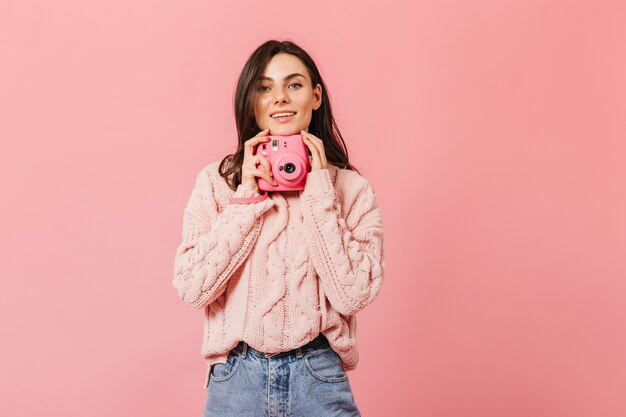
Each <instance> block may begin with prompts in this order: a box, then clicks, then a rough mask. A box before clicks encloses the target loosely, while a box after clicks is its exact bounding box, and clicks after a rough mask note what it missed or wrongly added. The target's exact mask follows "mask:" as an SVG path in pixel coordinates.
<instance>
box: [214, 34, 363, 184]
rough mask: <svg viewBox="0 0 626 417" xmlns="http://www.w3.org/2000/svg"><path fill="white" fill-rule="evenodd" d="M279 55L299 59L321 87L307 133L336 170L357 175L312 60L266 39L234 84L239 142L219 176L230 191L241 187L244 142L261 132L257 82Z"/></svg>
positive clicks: (287, 44)
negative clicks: (321, 145) (256, 113)
mask: <svg viewBox="0 0 626 417" xmlns="http://www.w3.org/2000/svg"><path fill="white" fill-rule="evenodd" d="M279 53H287V54H291V55H294V56H296V57H297V58H299V59H300V60H301V61H302V63H303V64H304V65H305V66H306V68H307V69H308V71H309V75H310V77H311V82H312V86H313V88H315V86H316V85H317V84H318V83H319V84H320V85H321V86H322V104H321V106H320V107H319V108H318V109H317V110H315V111H313V114H312V116H311V123H310V124H309V129H308V131H309V132H310V133H311V134H313V135H315V136H317V137H318V138H320V139H321V140H323V141H324V153H325V154H326V159H327V161H328V162H329V163H332V164H333V165H335V166H337V167H338V168H343V169H350V170H354V171H356V172H359V170H358V169H356V167H354V166H353V165H352V164H350V162H349V160H348V149H347V148H346V143H345V142H344V140H343V137H342V136H341V132H339V127H337V123H336V122H335V118H334V117H333V112H332V110H331V108H330V97H329V95H328V90H327V89H326V85H325V84H324V80H322V76H321V75H320V73H319V71H318V70H317V66H316V65H315V62H313V59H311V57H310V56H309V54H308V53H307V52H306V51H305V50H304V49H302V48H300V47H299V46H298V45H296V44H295V43H293V42H291V41H282V42H281V41H277V40H269V41H267V42H265V43H264V44H262V45H261V46H259V47H258V48H257V49H256V50H255V51H254V52H253V53H252V54H251V55H250V57H249V58H248V60H247V61H246V63H245V65H244V67H243V69H242V70H241V74H240V75H239V81H238V82H237V89H236V92H235V103H234V107H235V121H236V124H237V136H238V137H239V143H238V145H237V150H236V151H235V153H233V154H230V155H228V156H226V157H225V158H224V159H223V160H222V162H221V163H220V166H219V173H220V175H221V176H222V177H224V179H225V180H226V182H227V183H228V185H229V187H230V188H232V189H233V190H236V189H237V186H238V185H239V184H241V165H242V164H243V157H244V144H245V142H246V140H248V139H250V138H252V137H253V136H255V135H257V134H258V133H259V132H260V131H261V128H260V127H259V126H258V125H257V123H256V118H255V116H254V100H255V95H256V88H255V85H256V82H257V81H258V79H259V77H260V76H261V75H263V70H264V69H265V67H266V66H267V64H268V63H269V61H270V60H271V59H272V57H273V56H274V55H276V54H279ZM230 175H232V179H231V178H229V177H230Z"/></svg>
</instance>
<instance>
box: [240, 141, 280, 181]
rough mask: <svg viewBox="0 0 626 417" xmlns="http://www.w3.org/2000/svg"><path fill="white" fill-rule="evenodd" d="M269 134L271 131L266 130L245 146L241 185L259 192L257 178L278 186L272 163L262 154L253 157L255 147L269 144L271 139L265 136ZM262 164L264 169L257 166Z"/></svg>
mask: <svg viewBox="0 0 626 417" xmlns="http://www.w3.org/2000/svg"><path fill="white" fill-rule="evenodd" d="M267 133H269V129H265V130H262V131H260V132H259V133H257V135H256V136H254V137H252V138H250V139H248V140H247V141H246V142H245V144H244V151H243V163H242V165H241V184H242V185H243V186H244V187H246V188H247V189H249V190H252V191H255V192H257V193H258V192H259V186H258V184H257V182H256V177H260V178H263V179H264V180H265V181H267V182H269V183H270V184H273V185H278V183H277V182H276V181H274V178H273V177H272V171H271V167H270V163H269V161H268V160H267V158H265V157H264V156H263V155H261V153H257V154H256V155H253V153H252V152H253V148H254V146H255V145H257V144H259V143H262V142H267V141H268V140H269V137H267V136H265V135H266V134H267ZM259 163H260V164H261V165H262V166H263V167H262V168H261V167H258V168H257V164H259Z"/></svg>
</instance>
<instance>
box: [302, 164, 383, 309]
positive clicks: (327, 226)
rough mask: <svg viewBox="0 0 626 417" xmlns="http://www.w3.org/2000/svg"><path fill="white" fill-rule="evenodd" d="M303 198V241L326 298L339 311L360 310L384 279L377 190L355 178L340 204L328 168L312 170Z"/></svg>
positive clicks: (368, 301) (364, 180)
mask: <svg viewBox="0 0 626 417" xmlns="http://www.w3.org/2000/svg"><path fill="white" fill-rule="evenodd" d="M301 198H302V205H303V207H302V211H303V218H304V219H303V221H304V224H305V227H306V231H307V233H305V239H306V242H307V244H308V246H309V249H310V252H311V257H312V261H313V264H314V267H315V270H316V272H317V274H318V275H319V277H320V279H321V281H322V286H323V288H324V291H325V293H326V295H327V297H328V300H329V301H330V303H331V305H332V306H333V308H334V309H335V310H337V311H338V312H339V313H341V314H343V315H353V314H356V313H357V312H358V311H360V310H362V309H363V308H364V307H365V306H366V305H368V304H369V303H371V302H372V301H374V299H375V298H376V296H377V295H378V293H379V291H380V288H381V285H382V282H383V269H384V257H383V224H382V219H381V214H380V208H379V207H378V203H377V200H376V196H375V194H374V191H373V189H372V187H371V186H370V184H369V182H368V181H367V180H366V179H365V178H363V177H361V176H354V177H352V178H351V179H350V182H349V186H348V187H346V191H345V193H344V194H343V204H342V205H340V204H339V202H338V200H337V196H336V192H335V189H334V187H333V184H332V180H331V177H330V173H329V170H328V169H320V170H315V171H311V172H310V173H309V174H308V177H307V180H306V184H305V189H304V191H303V192H302V195H301ZM342 206H343V209H344V210H345V212H344V213H342Z"/></svg>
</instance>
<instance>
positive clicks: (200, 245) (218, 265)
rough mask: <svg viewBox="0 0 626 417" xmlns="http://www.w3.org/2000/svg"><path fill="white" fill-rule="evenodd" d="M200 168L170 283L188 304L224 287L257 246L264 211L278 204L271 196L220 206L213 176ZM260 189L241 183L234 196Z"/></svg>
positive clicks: (214, 296)
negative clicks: (254, 201) (252, 201)
mask: <svg viewBox="0 0 626 417" xmlns="http://www.w3.org/2000/svg"><path fill="white" fill-rule="evenodd" d="M216 180H221V177H220V178H217V179H213V178H212V176H211V173H210V172H208V171H207V170H206V168H205V169H202V170H201V171H200V173H199V174H198V176H197V178H196V183H195V186H194V188H193V190H192V192H191V196H190V197H189V200H188V202H187V205H186V207H185V210H184V214H183V231H182V241H181V242H180V244H179V245H178V247H177V248H176V256H175V259H174V279H173V281H172V285H173V286H174V288H176V290H177V291H178V297H179V298H180V299H181V300H183V301H184V302H186V303H187V304H189V305H191V306H193V307H196V308H203V307H204V306H206V305H208V304H210V303H212V302H213V301H214V300H215V299H217V298H218V297H219V296H220V295H221V294H222V293H223V292H224V290H225V289H226V284H227V282H228V279H229V278H230V277H231V275H232V274H233V272H234V271H235V270H237V268H238V267H239V266H240V265H241V264H242V263H243V261H244V260H245V259H246V257H247V256H248V255H249V253H250V251H251V249H252V247H253V246H254V244H255V242H256V240H257V238H258V236H259V233H260V231H261V227H262V224H263V216H262V215H263V213H265V212H266V211H267V210H268V209H270V208H271V207H272V206H273V205H274V201H273V200H272V199H271V198H267V199H266V200H264V201H261V202H256V203H250V204H227V205H226V206H225V207H224V208H223V209H222V210H220V209H218V207H219V206H218V203H217V200H216V195H215V191H214V190H215V182H214V181H216ZM258 195H260V194H259V193H257V192H255V191H252V190H249V189H247V188H245V187H244V186H242V185H239V187H238V188H237V191H235V193H234V194H233V195H232V197H243V198H247V197H254V196H258Z"/></svg>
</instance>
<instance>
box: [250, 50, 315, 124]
mask: <svg viewBox="0 0 626 417" xmlns="http://www.w3.org/2000/svg"><path fill="white" fill-rule="evenodd" d="M321 105H322V87H321V85H320V84H317V85H316V86H315V88H313V86H312V82H311V77H310V75H309V72H308V70H307V68H306V66H305V65H304V64H303V63H302V61H300V59H299V58H298V57H296V56H294V55H291V54H286V53H279V54H276V55H274V56H273V57H272V59H271V60H270V62H268V64H267V66H266V67H265V70H264V72H263V75H262V76H261V79H260V80H259V81H258V83H257V85H256V96H255V99H254V117H255V118H256V122H257V125H258V126H259V128H261V130H263V129H267V128H269V129H270V132H269V134H270V135H283V136H287V135H295V134H298V133H300V130H304V131H307V132H308V129H309V124H310V123H311V117H312V115H313V110H317V109H318V108H319V107H320V106H321ZM279 113H290V114H289V115H287V114H286V115H284V117H272V114H279ZM293 113H295V114H293Z"/></svg>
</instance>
